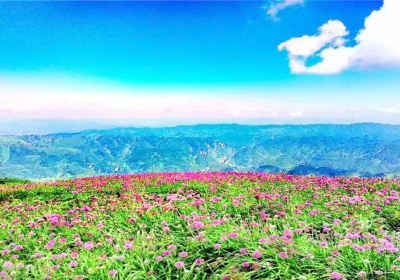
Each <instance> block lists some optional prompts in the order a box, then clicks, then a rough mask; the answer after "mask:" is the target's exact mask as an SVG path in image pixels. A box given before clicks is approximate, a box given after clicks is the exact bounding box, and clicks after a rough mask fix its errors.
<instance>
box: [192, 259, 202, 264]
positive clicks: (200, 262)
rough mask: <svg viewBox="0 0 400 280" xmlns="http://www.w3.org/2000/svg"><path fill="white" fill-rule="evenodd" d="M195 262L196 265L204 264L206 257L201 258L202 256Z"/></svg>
mask: <svg viewBox="0 0 400 280" xmlns="http://www.w3.org/2000/svg"><path fill="white" fill-rule="evenodd" d="M194 263H195V264H196V265H202V264H203V263H204V259H201V258H199V259H196V260H195V261H194Z"/></svg>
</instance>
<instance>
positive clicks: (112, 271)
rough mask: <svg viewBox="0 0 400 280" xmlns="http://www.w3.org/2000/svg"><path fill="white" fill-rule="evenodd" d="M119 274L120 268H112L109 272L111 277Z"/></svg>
mask: <svg viewBox="0 0 400 280" xmlns="http://www.w3.org/2000/svg"><path fill="white" fill-rule="evenodd" d="M117 274H118V270H115V269H111V270H110V271H109V272H108V275H110V276H111V277H114V276H116V275H117Z"/></svg>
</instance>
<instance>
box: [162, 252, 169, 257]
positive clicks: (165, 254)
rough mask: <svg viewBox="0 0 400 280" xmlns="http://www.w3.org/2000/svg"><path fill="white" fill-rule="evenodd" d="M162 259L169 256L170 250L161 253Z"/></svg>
mask: <svg viewBox="0 0 400 280" xmlns="http://www.w3.org/2000/svg"><path fill="white" fill-rule="evenodd" d="M162 255H163V257H167V256H169V255H171V251H170V250H165V251H164V252H162Z"/></svg>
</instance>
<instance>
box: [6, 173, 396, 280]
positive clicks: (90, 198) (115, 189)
mask: <svg viewBox="0 0 400 280" xmlns="http://www.w3.org/2000/svg"><path fill="white" fill-rule="evenodd" d="M399 191H400V182H399V181H390V180H384V181H383V180H368V179H356V178H353V179H349V178H328V177H301V176H287V175H259V174H227V173H225V174H223V173H197V174H192V173H190V174H189V173H186V174H179V173H178V174H150V175H137V176H122V177H98V178H87V179H77V180H74V181H63V182H55V183H49V184H47V185H43V184H37V185H31V184H29V185H21V186H17V187H16V186H15V185H14V186H12V187H9V186H8V185H6V186H3V187H2V188H1V193H0V225H2V226H1V227H0V250H1V251H2V252H3V253H2V256H1V258H0V259H1V260H0V266H1V265H5V266H7V265H10V263H6V262H11V263H12V265H13V268H3V271H4V273H5V274H7V275H14V277H15V278H16V279H43V277H46V276H48V277H52V279H74V278H75V277H77V276H80V275H81V276H84V279H108V278H112V276H111V275H110V274H113V273H114V272H117V273H118V274H117V275H116V276H115V277H119V279H221V278H223V277H228V276H229V277H230V278H231V279H329V278H330V277H333V276H334V275H332V274H331V273H332V272H337V273H340V275H342V278H346V279H357V274H358V273H360V272H365V273H366V274H367V277H368V278H367V279H400V272H399V269H398V267H399V265H400V260H399V259H398V256H399V252H398V249H397V248H398V247H399V245H400V244H399V228H400V224H399V220H400V214H399V213H400V208H399V200H398V199H399ZM218 244H219V245H218ZM21 246H22V247H21ZM219 246H220V248H219ZM92 247H93V248H92ZM175 247H176V248H175ZM246 251H247V252H246ZM179 252H187V254H188V256H187V257H185V256H182V254H181V256H179ZM258 252H259V253H260V254H261V256H260V257H258V255H257V254H258ZM163 254H164V255H166V254H170V255H168V256H164V257H162V258H161V257H160V256H163ZM14 256H18V259H16V258H15V257H14ZM156 259H158V260H156ZM199 259H203V260H204V261H205V263H204V264H202V265H196V264H195V262H196V260H197V261H199ZM179 261H183V262H184V265H185V269H179V268H177V267H176V264H177V262H179ZM75 262H76V263H75ZM75 265H76V266H75ZM247 265H249V267H247ZM17 266H20V267H22V266H24V268H21V269H19V270H18V269H16V267H17ZM27 267H28V269H27ZM0 270H1V268H0ZM78 279H79V278H78Z"/></svg>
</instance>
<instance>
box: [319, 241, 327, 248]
mask: <svg viewBox="0 0 400 280" xmlns="http://www.w3.org/2000/svg"><path fill="white" fill-rule="evenodd" d="M319 246H321V247H328V242H325V241H322V242H320V243H319Z"/></svg>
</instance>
